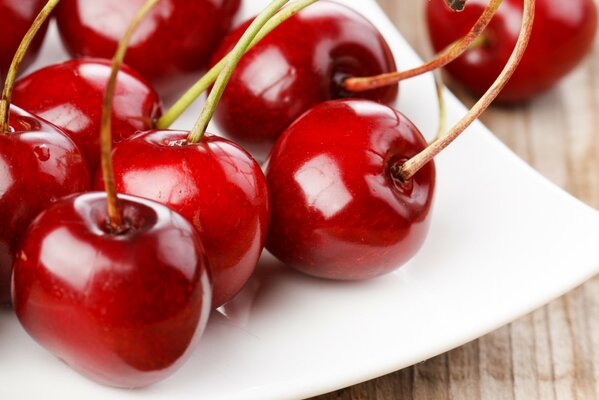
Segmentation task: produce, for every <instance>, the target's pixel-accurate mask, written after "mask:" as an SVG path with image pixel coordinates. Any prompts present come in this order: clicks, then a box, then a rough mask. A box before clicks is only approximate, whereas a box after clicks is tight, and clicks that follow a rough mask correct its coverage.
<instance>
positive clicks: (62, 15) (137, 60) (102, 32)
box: [57, 0, 240, 94]
mask: <svg viewBox="0 0 599 400" xmlns="http://www.w3.org/2000/svg"><path fill="white" fill-rule="evenodd" d="M144 1H145V0H126V1H123V0H94V1H89V0H63V1H62V3H61V4H60V6H59V8H58V10H57V21H58V27H59V29H60V34H61V36H62V39H63V42H64V44H65V45H66V47H67V49H68V50H69V52H70V53H71V54H72V55H73V56H78V57H79V56H91V57H102V58H111V57H112V55H113V54H114V52H115V50H116V47H117V43H118V41H119V40H120V38H121V37H122V36H123V34H124V33H125V30H126V29H127V27H128V25H129V22H130V21H131V19H132V18H133V16H134V15H135V13H136V12H137V10H138V9H139V8H140V7H141V6H142V5H143V4H144ZM239 5H240V0H193V1H189V0H161V1H160V2H159V3H158V5H157V6H156V8H155V10H153V11H152V12H151V14H150V15H149V17H148V18H147V19H146V20H145V21H144V22H142V24H141V25H140V27H139V29H138V31H137V32H136V33H135V35H134V36H133V38H132V40H131V44H130V45H129V50H128V52H127V57H126V59H125V61H126V63H127V64H129V65H130V66H132V67H133V68H135V69H136V70H137V71H139V72H141V73H142V75H144V76H145V77H146V78H148V79H149V80H151V81H152V83H153V84H154V85H155V86H156V87H157V88H158V90H159V92H160V93H161V94H171V93H172V92H173V90H172V87H174V86H177V85H176V81H177V79H179V76H180V75H181V74H182V73H186V72H196V71H198V70H199V69H201V68H202V67H204V66H206V64H207V63H208V60H209V57H210V55H211V54H212V52H213V51H214V50H215V49H216V46H218V43H219V42H220V41H221V39H222V38H223V36H224V35H225V34H226V33H227V32H228V30H229V28H230V25H231V22H232V20H233V17H234V16H235V14H236V13H237V10H238V9H239Z"/></svg>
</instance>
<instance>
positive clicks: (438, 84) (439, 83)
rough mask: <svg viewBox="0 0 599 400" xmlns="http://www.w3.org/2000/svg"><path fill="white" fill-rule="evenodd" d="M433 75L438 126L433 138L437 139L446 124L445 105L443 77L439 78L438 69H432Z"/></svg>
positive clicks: (442, 132) (443, 131)
mask: <svg viewBox="0 0 599 400" xmlns="http://www.w3.org/2000/svg"><path fill="white" fill-rule="evenodd" d="M433 77H434V78H435V89H436V91H437V101H438V103H439V128H438V129H437V134H436V135H435V139H434V140H437V139H438V138H440V137H441V136H442V135H443V134H444V133H445V128H446V125H447V107H446V106H445V96H444V93H443V91H444V88H443V79H442V78H441V73H440V72H439V71H438V70H436V71H433Z"/></svg>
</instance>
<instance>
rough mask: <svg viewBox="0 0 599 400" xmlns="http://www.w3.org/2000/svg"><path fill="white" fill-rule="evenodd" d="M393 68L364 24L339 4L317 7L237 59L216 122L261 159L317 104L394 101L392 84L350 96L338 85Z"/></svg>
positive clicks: (229, 42) (226, 44) (228, 43)
mask: <svg viewBox="0 0 599 400" xmlns="http://www.w3.org/2000/svg"><path fill="white" fill-rule="evenodd" d="M249 23H250V21H248V22H246V23H245V24H243V25H241V26H240V27H239V28H237V29H236V30H235V31H234V32H232V33H231V34H230V35H229V36H228V37H227V38H226V39H225V40H224V41H223V43H222V44H221V46H220V48H219V50H218V51H217V52H216V54H215V56H214V58H213V61H214V62H216V61H217V60H219V59H220V58H221V57H222V56H224V55H225V54H226V53H227V52H228V51H229V50H231V48H232V47H233V46H234V45H235V43H236V42H237V40H238V39H239V37H240V36H241V35H242V34H243V32H244V31H245V29H246V28H247V27H248V24H249ZM395 70H396V67H395V61H394V59H393V55H392V54H391V50H390V49H389V47H388V45H387V43H386V42H385V40H384V39H383V37H382V36H381V34H380V33H379V32H378V30H377V29H376V28H375V27H374V26H373V25H372V24H371V23H370V22H368V21H367V20H366V19H365V18H364V17H363V16H361V15H360V14H358V13H357V12H355V11H353V10H351V9H350V8H348V7H346V6H344V5H341V4H338V3H333V2H328V1H320V2H318V3H315V4H313V5H311V6H310V7H307V8H306V9H304V10H302V11H301V12H299V13H298V14H297V15H295V16H293V17H292V18H290V19H289V20H287V21H285V22H284V23H283V24H281V26H279V27H277V28H276V29H275V30H274V31H273V32H272V33H270V34H269V35H268V36H267V37H265V38H264V39H263V40H262V41H261V42H260V43H259V44H258V45H256V46H255V47H254V48H253V49H252V50H250V51H249V52H248V53H247V54H246V55H245V56H244V57H243V59H242V60H241V62H240V63H239V65H238V67H237V69H236V70H235V73H234V74H233V77H232V79H231V81H230V82H229V85H228V86H227V90H226V91H225V93H224V96H223V98H222V100H221V102H220V103H219V106H218V109H217V111H216V121H217V122H218V123H219V125H220V127H221V128H222V129H223V131H224V133H226V134H227V135H228V136H229V137H230V138H232V139H233V140H235V141H236V142H238V143H240V144H242V145H243V146H244V147H245V148H247V149H249V150H251V151H252V152H253V153H254V154H256V155H257V156H258V157H263V156H265V155H266V154H267V153H268V151H270V149H271V147H272V145H273V143H274V142H275V140H276V139H277V137H278V136H279V135H280V134H281V133H282V132H283V131H284V130H285V129H286V128H287V127H288V126H289V125H290V124H291V123H292V122H293V121H295V120H296V119H297V118H298V117H299V116H300V115H301V114H303V113H304V112H305V111H307V110H308V109H310V108H311V107H312V106H314V105H316V104H318V103H321V102H323V101H326V100H330V99H335V98H341V97H364V98H368V99H372V100H376V101H379V102H382V103H390V102H392V101H394V100H395V98H396V97H397V86H396V85H392V86H389V87H386V88H382V89H377V90H373V91H370V92H364V93H359V94H357V93H356V94H352V93H347V92H345V91H344V90H343V88H342V87H341V85H340V83H341V82H342V81H343V79H344V78H347V77H349V76H371V75H378V74H381V73H385V72H392V71H395Z"/></svg>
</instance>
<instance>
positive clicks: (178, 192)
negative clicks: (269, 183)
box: [95, 130, 270, 308]
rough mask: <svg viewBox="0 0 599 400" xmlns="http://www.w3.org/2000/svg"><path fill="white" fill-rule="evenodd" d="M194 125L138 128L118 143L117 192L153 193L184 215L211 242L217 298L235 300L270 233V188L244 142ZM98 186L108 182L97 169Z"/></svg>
mask: <svg viewBox="0 0 599 400" xmlns="http://www.w3.org/2000/svg"><path fill="white" fill-rule="evenodd" d="M188 135H189V132H182V131H163V130H155V131H149V132H143V133H138V134H137V135H135V136H133V137H131V138H129V139H128V140H126V141H124V142H122V143H121V144H119V145H118V146H117V147H116V148H115V149H114V151H113V155H112V158H113V163H114V172H115V182H116V188H117V191H118V192H119V193H126V194H131V195H136V196H140V197H144V198H148V199H152V200H155V201H158V202H160V203H163V204H165V205H167V206H168V207H170V208H172V209H173V210H175V211H177V212H179V213H180V214H181V215H183V216H184V217H186V218H187V219H188V220H189V221H190V222H191V223H192V224H193V225H194V226H195V227H196V228H197V230H198V232H199V233H200V237H201V238H202V242H203V243H204V245H205V246H206V255H207V257H208V265H209V267H210V272H211V276H212V280H213V285H214V290H213V291H214V295H213V300H212V304H213V306H214V308H217V307H219V306H221V305H223V304H225V303H226V302H228V301H229V300H231V299H232V298H233V297H234V296H235V295H236V294H237V293H238V292H239V291H240V290H241V288H242V287H243V286H244V285H245V283H246V282H247V280H248V279H249V278H250V276H251V275H252V273H253V271H254V269H255V267H256V264H257V262H258V259H259V257H260V254H261V253H262V250H263V248H264V241H265V240H266V229H267V227H268V221H269V217H270V207H269V199H268V189H267V187H266V181H265V178H264V174H263V173H262V171H261V169H260V166H259V165H258V164H257V163H256V161H254V159H253V158H252V157H251V156H250V155H249V154H248V153H247V152H246V151H245V150H243V149H242V148H240V147H239V146H237V145H236V144H234V143H232V142H230V141H228V140H226V139H223V138H220V137H217V136H205V137H204V138H203V140H202V141H201V142H200V143H199V144H187V142H186V138H187V136H188ZM97 178H98V179H97V180H96V185H95V186H96V187H97V188H102V187H103V183H102V180H101V176H100V175H98V177H97Z"/></svg>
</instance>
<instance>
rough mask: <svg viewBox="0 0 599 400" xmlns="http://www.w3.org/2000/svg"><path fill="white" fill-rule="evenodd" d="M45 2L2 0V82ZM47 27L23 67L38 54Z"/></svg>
mask: <svg viewBox="0 0 599 400" xmlns="http://www.w3.org/2000/svg"><path fill="white" fill-rule="evenodd" d="M44 4H46V0H0V82H3V81H4V78H5V77H6V73H7V72H8V67H9V66H10V63H11V62H12V58H13V56H14V55H15V52H16V51H17V47H19V44H20V43H21V40H22V39H23V36H25V33H27V30H28V29H29V27H30V26H31V24H32V23H33V20H34V19H35V17H36V16H37V14H38V13H39V12H40V10H41V9H42V8H43V7H44ZM47 27H48V24H45V25H44V26H43V27H42V29H41V30H40V32H39V33H38V35H37V36H36V37H35V39H34V41H33V42H32V43H31V46H30V47H29V50H28V51H27V54H26V56H25V59H24V60H23V67H26V66H27V65H29V64H30V63H31V62H32V61H33V60H34V59H35V57H36V56H37V54H38V52H39V49H40V47H41V45H42V42H43V41H44V37H45V35H46V28H47ZM0 88H2V84H1V83H0Z"/></svg>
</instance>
